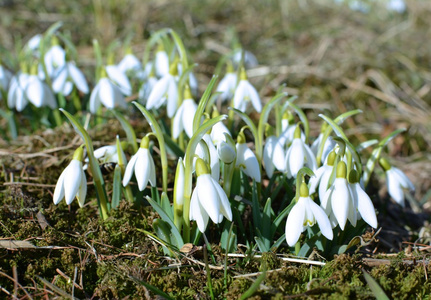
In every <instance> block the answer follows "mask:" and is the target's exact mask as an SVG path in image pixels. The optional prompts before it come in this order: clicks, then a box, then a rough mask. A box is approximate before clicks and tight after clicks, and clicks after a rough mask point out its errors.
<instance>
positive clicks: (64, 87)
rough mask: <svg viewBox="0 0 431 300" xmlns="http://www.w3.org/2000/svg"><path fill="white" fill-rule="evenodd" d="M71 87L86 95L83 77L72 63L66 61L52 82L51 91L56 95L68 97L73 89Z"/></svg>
mask: <svg viewBox="0 0 431 300" xmlns="http://www.w3.org/2000/svg"><path fill="white" fill-rule="evenodd" d="M73 85H75V86H76V88H77V89H78V90H79V91H81V92H82V93H84V94H88V92H89V89H88V84H87V81H86V80H85V76H84V74H83V73H82V71H81V70H79V69H78V68H77V67H76V65H75V63H74V62H73V61H68V62H67V63H65V64H64V65H63V66H62V67H60V68H59V70H58V72H57V75H56V77H55V79H54V81H53V82H52V89H53V90H54V92H56V93H60V92H61V93H62V94H63V95H65V96H68V95H69V94H70V93H71V92H72V89H73Z"/></svg>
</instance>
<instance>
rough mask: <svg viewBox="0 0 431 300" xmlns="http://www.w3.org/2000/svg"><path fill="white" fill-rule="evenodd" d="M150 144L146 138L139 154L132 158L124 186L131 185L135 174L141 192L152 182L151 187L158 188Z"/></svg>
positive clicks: (125, 174)
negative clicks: (149, 148)
mask: <svg viewBox="0 0 431 300" xmlns="http://www.w3.org/2000/svg"><path fill="white" fill-rule="evenodd" d="M149 143H150V140H149V138H148V137H147V136H145V137H144V138H143V139H142V141H141V146H140V147H139V150H138V152H136V153H135V155H133V156H132V157H131V158H130V161H129V163H128V164H127V167H126V171H125V172H124V177H123V186H126V185H128V184H129V181H130V179H131V178H132V174H133V173H135V177H136V181H137V182H138V188H139V190H140V191H143V190H144V189H145V188H146V187H147V184H148V182H150V184H151V186H153V187H154V186H156V167H155V165H154V160H153V157H152V156H151V154H150V151H149V150H148V147H149Z"/></svg>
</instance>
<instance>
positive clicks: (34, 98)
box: [25, 66, 57, 109]
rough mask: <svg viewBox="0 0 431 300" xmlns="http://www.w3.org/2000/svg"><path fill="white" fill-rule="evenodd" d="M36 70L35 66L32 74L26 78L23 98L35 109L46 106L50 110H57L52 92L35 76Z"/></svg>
mask: <svg viewBox="0 0 431 300" xmlns="http://www.w3.org/2000/svg"><path fill="white" fill-rule="evenodd" d="M36 69H37V67H36V66H35V68H34V72H32V73H31V74H30V75H29V76H28V78H27V85H26V86H25V96H26V97H27V99H28V100H29V101H30V102H31V103H33V104H34V106H36V107H42V106H48V107H50V108H52V109H55V108H57V102H56V100H55V97H54V94H53V92H52V90H51V89H50V88H49V86H48V85H47V84H46V83H45V82H43V81H42V80H41V79H40V78H39V77H38V76H37V75H36Z"/></svg>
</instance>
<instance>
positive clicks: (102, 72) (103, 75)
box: [100, 68, 108, 78]
mask: <svg viewBox="0 0 431 300" xmlns="http://www.w3.org/2000/svg"><path fill="white" fill-rule="evenodd" d="M106 77H108V74H107V73H106V69H105V68H100V78H106Z"/></svg>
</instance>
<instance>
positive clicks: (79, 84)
mask: <svg viewBox="0 0 431 300" xmlns="http://www.w3.org/2000/svg"><path fill="white" fill-rule="evenodd" d="M67 67H68V69H69V75H70V77H71V78H72V80H73V82H74V83H75V85H76V88H77V89H78V90H80V91H81V92H83V93H84V94H88V91H89V89H88V83H87V80H85V76H84V74H83V73H82V72H81V70H79V69H78V68H77V67H76V66H75V64H74V63H72V62H69V63H68V64H67Z"/></svg>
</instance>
